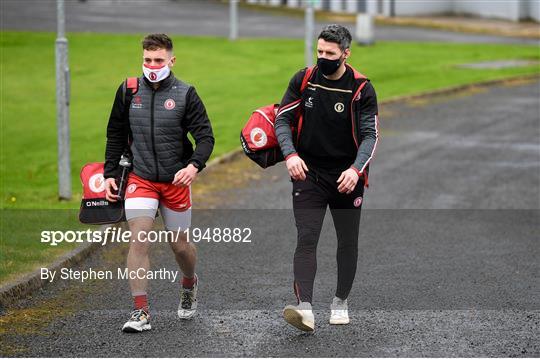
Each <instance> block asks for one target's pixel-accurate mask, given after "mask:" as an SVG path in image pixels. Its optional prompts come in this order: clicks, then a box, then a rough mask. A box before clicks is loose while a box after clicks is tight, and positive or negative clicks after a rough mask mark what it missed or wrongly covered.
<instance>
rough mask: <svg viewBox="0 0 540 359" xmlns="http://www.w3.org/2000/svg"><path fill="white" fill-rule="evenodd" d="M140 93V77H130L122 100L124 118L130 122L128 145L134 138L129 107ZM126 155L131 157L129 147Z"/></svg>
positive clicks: (125, 152) (124, 87) (123, 90)
mask: <svg viewBox="0 0 540 359" xmlns="http://www.w3.org/2000/svg"><path fill="white" fill-rule="evenodd" d="M138 91H139V78H138V77H128V78H127V79H126V80H125V81H124V84H123V86H122V100H123V102H124V116H126V118H127V122H128V131H129V135H128V143H129V144H131V141H132V139H133V136H132V134H131V130H130V126H129V107H130V106H131V100H132V99H133V95H135V94H136V93H137V92H138ZM124 155H127V156H128V157H131V151H130V149H129V145H128V147H127V148H126V150H125V151H124Z"/></svg>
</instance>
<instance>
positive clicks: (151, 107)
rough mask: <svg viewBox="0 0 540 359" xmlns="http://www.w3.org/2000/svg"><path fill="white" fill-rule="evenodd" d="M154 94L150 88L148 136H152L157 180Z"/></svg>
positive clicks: (154, 91)
mask: <svg viewBox="0 0 540 359" xmlns="http://www.w3.org/2000/svg"><path fill="white" fill-rule="evenodd" d="M155 96H156V90H155V89H152V102H151V104H150V136H151V138H152V153H153V154H154V166H155V167H156V182H157V181H159V168H158V160H157V152H156V139H155V138H154V136H155V134H154V97H155Z"/></svg>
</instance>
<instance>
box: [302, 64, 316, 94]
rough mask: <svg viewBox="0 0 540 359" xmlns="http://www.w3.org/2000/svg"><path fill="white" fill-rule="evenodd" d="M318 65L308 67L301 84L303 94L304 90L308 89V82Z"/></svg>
mask: <svg viewBox="0 0 540 359" xmlns="http://www.w3.org/2000/svg"><path fill="white" fill-rule="evenodd" d="M316 67H317V65H315V66H309V67H306V73H305V74H304V78H303V79H302V85H301V86H300V94H302V92H304V90H305V89H306V87H307V85H308V82H309V80H310V79H311V75H312V74H313V70H315V68H316Z"/></svg>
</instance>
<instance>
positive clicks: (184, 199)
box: [125, 172, 191, 212]
mask: <svg viewBox="0 0 540 359" xmlns="http://www.w3.org/2000/svg"><path fill="white" fill-rule="evenodd" d="M141 197H142V198H154V199H157V200H158V201H159V203H161V204H163V205H165V206H166V207H167V208H169V209H172V210H173V211H178V212H182V211H185V210H187V209H188V208H190V207H191V191H190V187H189V186H188V187H177V186H175V185H173V184H172V183H165V182H153V181H149V180H145V179H144V178H141V177H139V176H137V175H136V174H134V173H133V172H132V173H130V174H129V178H128V183H127V187H126V196H125V199H128V198H141Z"/></svg>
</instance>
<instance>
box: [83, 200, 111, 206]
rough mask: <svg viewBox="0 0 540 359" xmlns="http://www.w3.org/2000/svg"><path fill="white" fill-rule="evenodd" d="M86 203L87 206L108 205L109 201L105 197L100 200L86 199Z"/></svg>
mask: <svg viewBox="0 0 540 359" xmlns="http://www.w3.org/2000/svg"><path fill="white" fill-rule="evenodd" d="M85 205H86V207H103V206H108V205H109V201H106V200H104V199H102V200H98V201H86V203H85Z"/></svg>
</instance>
